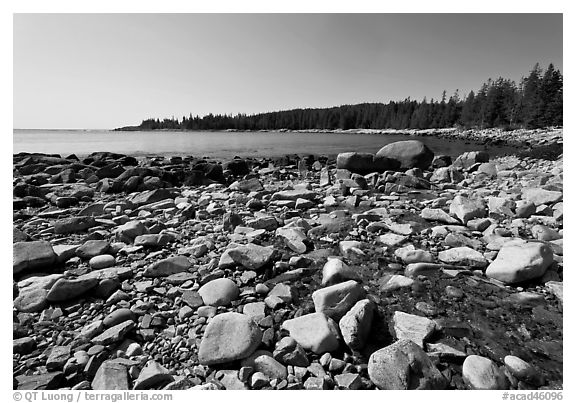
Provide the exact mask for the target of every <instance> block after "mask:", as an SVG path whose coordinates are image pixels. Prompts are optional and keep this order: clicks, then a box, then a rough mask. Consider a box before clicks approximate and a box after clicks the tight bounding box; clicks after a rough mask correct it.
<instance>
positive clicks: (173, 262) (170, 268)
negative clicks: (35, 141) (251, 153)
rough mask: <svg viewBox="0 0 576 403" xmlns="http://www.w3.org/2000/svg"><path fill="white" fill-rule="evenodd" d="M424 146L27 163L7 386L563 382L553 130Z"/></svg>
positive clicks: (556, 135) (19, 169) (18, 197)
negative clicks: (509, 151)
mask: <svg viewBox="0 0 576 403" xmlns="http://www.w3.org/2000/svg"><path fill="white" fill-rule="evenodd" d="M490 133H491V134H490ZM420 135H438V133H432V132H431V133H428V134H426V133H424V132H420V133H417V134H415V137H414V140H410V141H401V142H396V143H392V144H389V145H387V146H384V147H383V148H382V149H381V150H380V151H379V152H378V153H376V154H366V153H357V152H354V150H350V152H349V153H342V154H339V155H338V156H337V158H333V157H331V156H308V155H306V154H305V153H303V154H302V155H301V156H300V157H296V156H286V157H283V158H247V159H241V158H235V159H232V160H228V161H215V160H210V159H206V158H201V157H192V156H190V157H153V158H138V159H136V158H134V157H133V156H129V155H122V154H116V153H113V152H99V153H93V154H91V155H89V156H87V157H85V158H78V157H77V156H75V155H70V156H65V155H64V156H63V155H45V154H27V153H20V154H15V155H14V156H13V195H14V198H13V292H14V298H13V386H14V389H34V390H39V389H50V390H55V389H72V390H86V389H93V390H127V389H134V390H148V389H155V390H160V389H164V390H177V389H178V390H181V389H202V390H216V389H233V390H238V389H277V390H293V389H306V390H333V389H352V390H355V389H506V390H508V389H511V390H526V389H535V390H536V389H540V390H548V389H554V390H556V389H562V388H563V154H562V152H561V149H562V129H553V130H552V129H551V130H533V131H517V132H516V133H515V132H503V131H484V132H482V131H477V132H470V133H468V134H467V135H468V137H469V138H470V139H471V140H473V141H478V140H484V141H490V142H498V141H502V142H506V143H509V142H516V143H518V144H522V145H523V147H524V148H523V149H522V150H521V151H519V152H518V154H517V155H509V156H501V157H498V158H490V156H489V155H488V154H486V153H485V152H482V151H474V152H466V153H464V154H462V155H460V156H459V157H457V158H451V157H449V156H446V155H434V153H432V151H431V150H430V149H429V148H428V147H426V146H425V145H424V144H422V143H421V142H419V141H418V140H417V138H418V137H417V136H420ZM442 135H443V136H447V137H449V136H457V135H456V134H454V132H452V131H446V132H445V133H443V134H442ZM458 136H462V134H458ZM513 139H514V140H513ZM375 141H377V136H375ZM303 151H304V150H303Z"/></svg>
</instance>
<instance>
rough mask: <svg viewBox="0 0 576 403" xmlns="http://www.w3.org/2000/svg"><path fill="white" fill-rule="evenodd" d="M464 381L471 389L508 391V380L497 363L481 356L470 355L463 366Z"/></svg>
mask: <svg viewBox="0 0 576 403" xmlns="http://www.w3.org/2000/svg"><path fill="white" fill-rule="evenodd" d="M462 379H463V380H464V382H465V383H466V384H467V385H468V386H470V388H471V389H484V390H485V389H489V390H503V389H508V379H507V378H506V375H504V373H503V371H501V370H500V368H498V366H497V365H496V363H495V362H494V361H492V360H491V359H489V358H486V357H481V356H479V355H469V356H468V357H466V359H465V360H464V364H463V365H462Z"/></svg>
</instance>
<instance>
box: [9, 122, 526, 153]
mask: <svg viewBox="0 0 576 403" xmlns="http://www.w3.org/2000/svg"><path fill="white" fill-rule="evenodd" d="M410 139H418V140H420V141H422V142H424V143H426V145H428V147H430V148H431V149H432V150H433V151H434V153H435V154H436V155H438V154H447V155H451V156H457V155H460V154H461V153H463V152H465V151H477V150H486V151H488V152H489V153H490V155H491V156H495V155H502V154H507V153H514V151H515V150H514V149H513V148H511V147H494V146H488V147H486V146H484V145H481V144H475V143H465V142H464V141H463V140H448V139H442V138H431V137H415V136H410V135H385V134H350V133H345V134H340V133H288V132H287V133H280V132H250V133H244V132H243V133H239V132H237V133H230V132H179V131H174V132H170V131H167V132H165V131H162V132H158V131H154V132H149V131H148V132H147V131H142V132H113V131H108V130H25V129H15V130H14V132H13V143H12V144H13V152H14V153H19V152H41V153H48V154H61V155H62V156H63V157H65V156H67V155H69V154H76V155H77V156H79V157H81V156H86V155H88V154H90V153H92V152H95V151H111V152H117V153H121V154H127V155H134V156H145V155H170V156H171V155H181V156H183V155H191V156H195V157H203V156H207V157H212V158H222V159H225V158H231V157H234V156H236V155H237V156H240V157H248V156H250V157H265V156H269V157H273V156H282V155H286V154H303V155H304V154H306V155H307V154H316V155H334V154H338V153H341V152H347V151H358V152H371V153H375V152H377V151H378V150H379V149H380V148H381V147H383V146H384V145H386V144H389V143H392V142H395V141H400V140H410Z"/></svg>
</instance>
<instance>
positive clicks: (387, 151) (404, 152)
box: [375, 140, 434, 170]
mask: <svg viewBox="0 0 576 403" xmlns="http://www.w3.org/2000/svg"><path fill="white" fill-rule="evenodd" d="M379 158H388V159H390V160H392V161H396V163H397V164H399V165H400V166H399V167H398V169H401V170H405V169H410V168H420V169H427V168H428V167H429V166H430V164H431V163H432V160H433V159H434V152H432V150H430V149H429V148H428V146H426V145H425V144H424V143H422V142H421V141H418V140H408V141H397V142H394V143H391V144H388V145H385V146H384V147H382V148H381V149H380V151H378V152H377V153H376V156H375V160H377V159H379Z"/></svg>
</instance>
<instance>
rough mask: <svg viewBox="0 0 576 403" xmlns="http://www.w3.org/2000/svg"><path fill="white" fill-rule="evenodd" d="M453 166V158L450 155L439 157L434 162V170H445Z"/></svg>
mask: <svg viewBox="0 0 576 403" xmlns="http://www.w3.org/2000/svg"><path fill="white" fill-rule="evenodd" d="M450 165H452V157H450V156H449V155H438V156H436V157H435V158H434V160H433V161H432V168H443V167H448V166H450Z"/></svg>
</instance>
